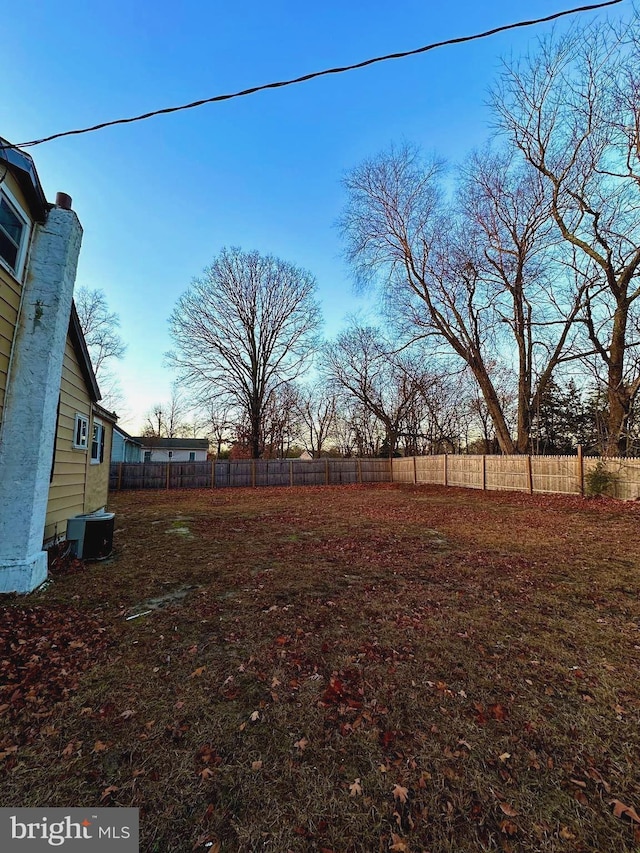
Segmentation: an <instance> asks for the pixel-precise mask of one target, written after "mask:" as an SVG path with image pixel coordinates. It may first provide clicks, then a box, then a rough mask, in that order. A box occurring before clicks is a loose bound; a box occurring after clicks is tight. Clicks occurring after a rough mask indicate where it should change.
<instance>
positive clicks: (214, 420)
mask: <svg viewBox="0 0 640 853" xmlns="http://www.w3.org/2000/svg"><path fill="white" fill-rule="evenodd" d="M203 420H204V422H205V430H206V434H207V437H208V438H209V441H210V443H211V445H212V447H215V451H214V452H215V456H216V459H218V458H220V455H221V453H222V446H223V445H230V444H231V442H232V441H233V440H234V437H235V433H234V426H235V423H234V418H233V411H232V410H231V409H230V408H228V407H225V406H220V405H219V404H218V401H217V400H215V399H213V400H210V401H209V407H208V409H207V412H206V415H205V416H203Z"/></svg>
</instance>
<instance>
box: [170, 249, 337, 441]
mask: <svg viewBox="0 0 640 853" xmlns="http://www.w3.org/2000/svg"><path fill="white" fill-rule="evenodd" d="M315 289H316V283H315V279H314V277H313V276H312V275H311V274H310V273H309V272H307V271H305V270H303V269H300V268H299V267H296V266H294V265H293V264H290V263H287V262H286V261H282V260H280V259H278V258H275V257H273V256H271V255H261V254H259V253H258V252H255V251H254V252H243V251H242V250H241V249H238V248H230V249H223V250H222V251H221V252H220V254H219V255H218V256H217V257H216V259H215V260H214V262H213V263H212V264H211V266H210V267H208V268H207V269H205V271H204V273H203V275H202V277H201V278H198V279H195V280H194V282H193V283H192V285H191V287H190V288H189V289H188V290H187V292H186V293H184V294H183V295H182V296H181V297H180V299H179V300H178V303H177V305H176V307H175V310H174V311H173V314H172V315H171V320H170V323H171V334H172V337H173V340H174V342H175V347H176V348H175V351H174V352H173V353H171V354H170V361H171V362H172V363H173V365H174V366H175V367H176V368H177V369H178V372H179V375H180V376H181V378H182V380H183V381H184V382H185V383H186V384H187V385H188V386H189V387H190V388H191V389H192V390H193V392H194V393H195V394H196V395H197V396H198V397H199V398H200V400H201V402H202V403H206V401H207V400H208V399H210V398H211V397H217V398H218V399H219V400H220V401H223V400H224V401H226V402H227V403H228V404H229V405H232V406H234V407H235V408H236V409H237V411H238V415H239V417H238V420H241V419H242V415H243V414H244V415H245V416H246V419H247V420H248V423H249V425H250V444H251V453H252V456H253V457H254V458H258V457H259V456H260V453H261V436H262V435H263V420H264V416H265V412H266V409H267V406H268V405H269V402H270V399H271V395H272V394H273V393H274V391H275V390H276V389H277V388H278V387H279V386H280V385H282V384H283V383H284V382H287V381H292V380H294V379H295V378H296V377H297V376H298V375H299V374H300V372H301V371H302V369H303V368H304V366H305V365H306V364H307V363H308V361H309V358H310V355H311V354H312V352H313V349H314V347H315V345H316V335H317V331H318V328H319V325H320V310H319V307H318V305H317V303H316V301H315V298H314V297H315Z"/></svg>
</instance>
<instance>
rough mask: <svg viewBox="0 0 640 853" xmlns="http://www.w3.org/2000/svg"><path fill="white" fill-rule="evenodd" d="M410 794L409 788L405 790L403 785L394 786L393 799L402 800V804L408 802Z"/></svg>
mask: <svg viewBox="0 0 640 853" xmlns="http://www.w3.org/2000/svg"><path fill="white" fill-rule="evenodd" d="M408 793H409V789H408V788H404V787H403V786H402V785H394V786H393V791H392V794H393V799H394V800H400V802H401V803H406V802H407V794H408Z"/></svg>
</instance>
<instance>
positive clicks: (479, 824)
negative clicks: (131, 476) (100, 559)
mask: <svg viewBox="0 0 640 853" xmlns="http://www.w3.org/2000/svg"><path fill="white" fill-rule="evenodd" d="M112 507H113V508H114V509H115V510H116V512H117V513H118V515H117V521H118V527H117V532H116V549H117V550H116V555H115V557H114V558H113V559H112V560H110V561H108V562H104V563H98V564H93V565H91V566H88V567H87V569H86V570H85V571H74V572H70V573H68V574H62V575H59V576H58V577H57V578H56V580H55V581H54V583H53V584H51V585H50V586H49V587H48V589H46V590H45V591H43V592H40V593H38V594H36V595H34V596H31V597H29V598H27V599H22V600H15V601H11V602H8V603H6V605H5V606H6V607H11V608H32V607H33V606H34V605H37V606H38V608H39V609H38V610H37V611H36V615H33V614H31V615H30V619H31V622H30V623H29V624H31V625H32V628H31V630H32V632H33V631H35V633H36V634H37V635H38V637H40V635H42V636H46V634H47V630H48V626H49V625H59V623H60V619H62V618H63V617H64V618H66V619H67V621H68V619H69V618H73V614H72V617H69V613H70V611H69V607H70V605H71V606H72V608H73V611H74V612H77V616H76V617H75V619H76V624H77V626H78V633H79V642H80V644H81V645H80V646H78V647H77V649H79V650H80V651H81V652H82V653H83V654H84V655H85V657H84V658H83V659H82V662H81V663H79V664H78V665H77V667H76V669H74V660H75V658H74V657H73V656H71V649H70V650H69V658H68V660H67V658H65V656H64V655H65V653H66V651H65V650H64V649H63V653H62V656H61V655H60V653H59V652H60V649H59V648H58V650H57V657H56V658H55V659H53V660H51V661H49V658H48V657H47V655H49V654H50V652H48V651H47V650H46V649H45V651H41V652H40V656H41V657H44V660H45V661H49V662H50V666H49V667H48V669H47V667H44V666H43V665H42V661H40V662H39V663H38V666H39V667H41V668H42V669H43V673H44V674H43V676H42V678H43V683H42V685H41V690H40V699H41V700H42V701H40V702H38V701H36V697H35V696H32V698H31V699H29V698H28V696H27V697H26V698H25V694H24V691H23V695H22V698H21V700H20V702H19V703H18V704H17V705H16V706H15V707H12V704H11V700H10V701H8V702H6V703H5V704H6V706H7V707H5V708H4V713H3V715H2V717H1V718H0V719H1V720H2V721H3V723H2V729H1V730H0V737H1V738H2V740H1V741H0V744H1V745H0V755H4V776H3V781H2V803H3V805H15V806H18V805H20V806H25V805H46V804H49V805H57V806H80V805H100V804H101V805H111V806H137V807H139V808H140V810H141V829H142V842H141V850H143V851H145V853H147V851H149V853H151V851H157V853H174V852H175V853H183V851H185V853H186V851H191V850H196V851H197V850H201V851H204V850H207V849H208V850H214V851H215V850H217V849H219V850H221V851H225V852H226V851H243V853H245V852H246V853H249V851H274V853H287V851H318V853H319V851H334V853H347V852H348V851H354V853H355V851H362V853H372V851H387V850H395V851H412V853H420V851H430V853H441V851H456V853H460V851H470V852H471V851H481V850H512V851H514V853H515V851H596V850H597V851H609V850H611V851H613V850H615V851H633V850H636V849H637V844H638V835H639V833H638V831H637V830H638V823H637V822H636V821H635V818H634V815H635V816H636V817H637V815H636V814H635V812H632V813H626V814H625V813H623V812H622V811H621V806H620V805H618V806H617V808H616V806H615V804H614V806H612V805H611V803H612V802H613V801H619V803H620V804H624V805H625V806H629V807H634V806H635V807H636V808H637V809H638V810H640V771H639V768H640V754H639V751H640V727H639V725H638V724H639V716H640V713H639V712H640V696H639V693H638V662H639V649H640V631H639V619H640V607H639V600H638V594H639V591H640V574H639V569H640V555H639V548H638V542H637V536H638V530H639V522H640V506H638V505H637V504H636V505H634V504H621V503H616V502H614V501H609V500H603V501H581V500H579V499H577V498H565V497H544V498H543V497H537V498H531V497H529V496H520V495H514V494H497V493H478V492H473V491H463V490H457V489H444V488H439V487H421V488H413V487H399V486H389V485H383V486H379V487H342V488H306V489H262V490H250V489H247V490H229V491H219V492H215V493H210V492H189V491H183V492H170V493H164V492H162V493H157V494H156V493H150V492H146V493H140V492H138V493H129V494H127V493H123V494H120V495H118V496H117V497H114V499H113V501H112ZM188 586H192V587H193V589H191V590H186V589H185V588H186V587H188ZM178 589H182V590H183V593H184V592H186V597H184V598H183V599H181V600H176V601H174V602H170V603H169V604H167V606H165V607H163V608H161V609H158V610H154V611H153V612H152V613H150V614H149V615H147V616H142V617H140V618H137V619H133V620H130V621H126V619H125V617H126V616H127V615H131V614H134V613H137V612H140V611H141V610H143V609H144V608H143V607H142V606H141V603H142V602H144V601H145V600H148V599H150V598H153V597H159V596H163V595H167V593H170V592H171V591H175V590H178ZM47 614H48V616H47ZM34 620H35V621H36V622H38V624H39V628H38V629H37V630H36V629H35V628H34V627H33V625H34V624H35V622H34ZM96 625H99V626H102V627H104V628H105V629H106V630H105V631H102V632H100V634H99V637H98V634H97V633H96V631H97V628H96ZM64 637H66V639H65V640H63V641H61V644H62V645H64V644H65V643H67V644H69V637H68V634H64ZM34 642H35V641H34ZM38 642H39V643H40V645H42V641H41V640H39V639H38ZM15 643H17V640H16V639H15V637H14V645H15ZM82 643H84V644H85V645H84V646H83V645H82ZM23 646H24V644H23ZM58 646H60V643H58ZM29 648H30V647H29ZM74 648H76V647H74ZM87 649H90V650H91V653H92V655H93V659H94V663H93V666H92V667H90V668H88V669H87V668H86V664H87V661H86V650H87ZM18 653H19V649H18V650H17V649H16V648H10V649H9V650H8V660H9V661H11V659H12V655H14V656H15V655H16V654H18ZM29 654H31V651H30V652H29ZM30 662H32V658H31V657H29V658H28V661H27V663H29V665H31V663H30ZM52 667H53V668H57V669H56V678H55V679H54V683H55V684H56V690H55V691H53V692H52V693H51V701H48V700H46V697H47V696H48V693H47V690H49V689H50V687H49V685H48V682H47V679H48V678H49V676H51V669H52ZM64 667H67V669H64ZM18 671H19V670H18V669H17V667H16V672H18ZM61 671H62V672H63V674H64V673H66V672H67V671H68V672H69V673H72V674H73V678H72V681H73V683H72V684H71V686H70V689H69V691H68V694H66V693H65V692H64V691H62V694H61V691H60V689H59V682H60V678H59V676H60V672H61ZM70 678H71V675H70ZM15 686H16V685H15V684H14V685H13V687H15ZM15 695H17V694H14V697H15ZM54 699H55V700H56V704H52V703H53V700H54ZM43 707H44V708H45V710H44V712H43ZM43 714H46V716H43ZM15 746H17V747H18V749H17V750H14V749H12V747H15ZM614 809H616V813H614ZM639 820H640V818H639ZM206 845H208V846H206Z"/></svg>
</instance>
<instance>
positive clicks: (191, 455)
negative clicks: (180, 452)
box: [189, 450, 196, 462]
mask: <svg viewBox="0 0 640 853" xmlns="http://www.w3.org/2000/svg"><path fill="white" fill-rule="evenodd" d="M195 461H196V452H195V450H190V451H189V462H195Z"/></svg>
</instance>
